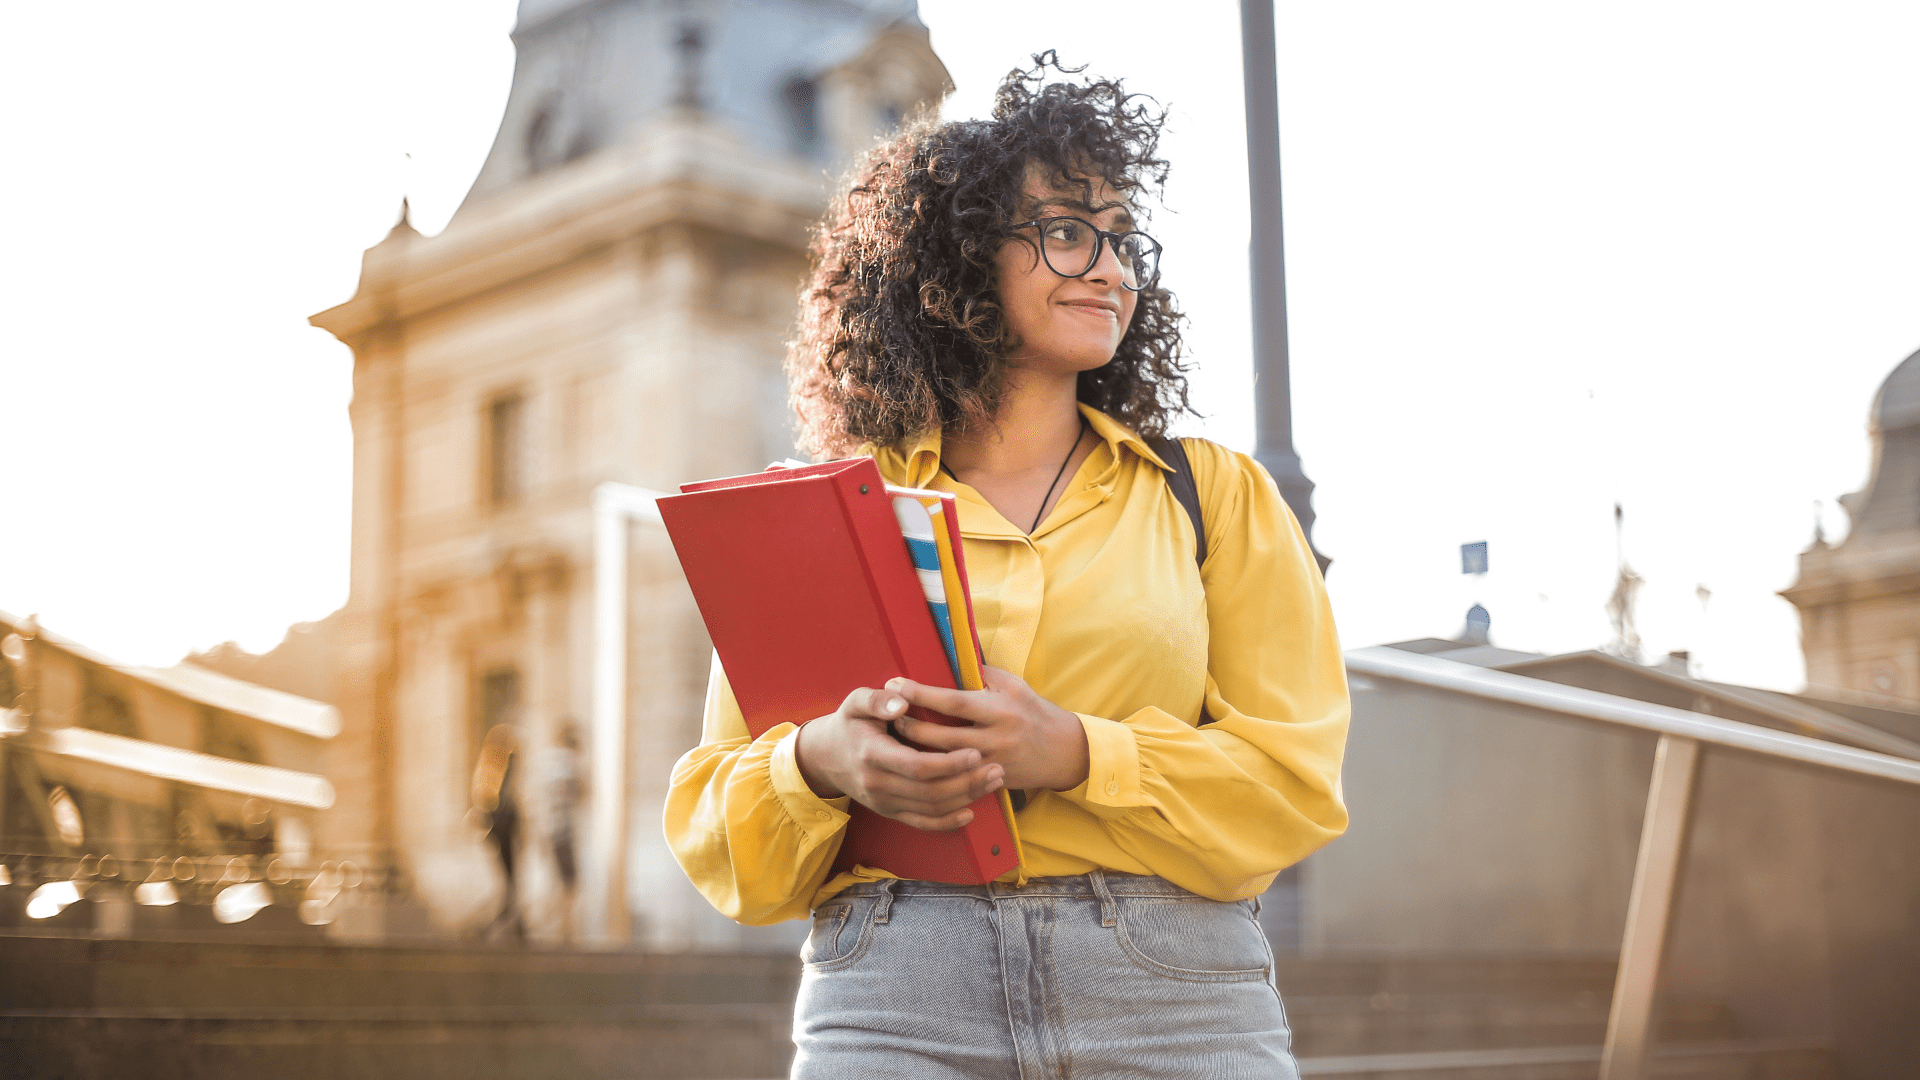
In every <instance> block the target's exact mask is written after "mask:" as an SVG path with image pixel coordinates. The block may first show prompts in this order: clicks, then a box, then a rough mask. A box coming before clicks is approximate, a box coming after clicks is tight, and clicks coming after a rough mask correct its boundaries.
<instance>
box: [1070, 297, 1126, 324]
mask: <svg viewBox="0 0 1920 1080" xmlns="http://www.w3.org/2000/svg"><path fill="white" fill-rule="evenodd" d="M1062 306H1064V307H1069V308H1072V309H1073V310H1075V311H1078V312H1080V313H1081V314H1083V315H1097V316H1099V317H1101V318H1103V319H1117V318H1119V317H1120V305H1118V304H1116V303H1113V302H1112V301H1110V300H1067V301H1064V302H1063V304H1062Z"/></svg>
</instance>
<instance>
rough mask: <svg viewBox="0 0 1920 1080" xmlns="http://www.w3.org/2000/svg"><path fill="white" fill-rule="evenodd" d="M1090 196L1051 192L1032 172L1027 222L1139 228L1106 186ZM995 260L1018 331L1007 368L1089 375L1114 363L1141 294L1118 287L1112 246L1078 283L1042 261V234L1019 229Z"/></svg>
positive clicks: (1076, 190) (1003, 300)
mask: <svg viewBox="0 0 1920 1080" xmlns="http://www.w3.org/2000/svg"><path fill="white" fill-rule="evenodd" d="M1088 199H1089V196H1088V193H1087V192H1086V191H1084V190H1082V189H1081V188H1080V187H1079V186H1078V185H1075V186H1072V187H1067V188H1053V187H1049V186H1048V185H1047V183H1046V181H1045V179H1044V177H1043V175H1042V174H1041V173H1040V170H1038V169H1029V170H1028V174H1027V186H1026V210H1025V211H1023V212H1022V217H1021V219H1020V220H1022V221H1032V220H1035V219H1037V218H1048V217H1077V218H1081V219H1083V220H1085V221H1089V222H1092V223H1093V225H1094V226H1095V227H1096V228H1099V229H1103V230H1106V231H1108V232H1126V231H1127V230H1129V229H1132V228H1133V227H1134V225H1133V215H1132V212H1131V210H1130V208H1129V207H1128V206H1127V204H1126V203H1125V202H1123V201H1122V200H1121V199H1120V198H1119V196H1118V195H1117V194H1115V193H1114V191H1113V189H1112V188H1110V187H1108V186H1107V184H1106V183H1105V182H1104V181H1096V182H1095V183H1094V185H1093V190H1092V194H1091V199H1090V201H1083V200H1088ZM1018 235H1019V237H1024V238H1025V239H1026V240H1027V241H1030V243H1023V242H1022V241H1021V239H1019V238H1013V239H1009V240H1008V241H1007V242H1006V243H1005V244H1004V245H1002V246H1001V248H1000V251H999V253H998V254H997V255H995V256H994V276H995V286H996V291H997V292H998V294H999V299H1000V304H1001V307H1002V308H1003V309H1004V311H1005V312H1006V320H1007V327H1008V329H1010V330H1011V331H1012V332H1013V334H1012V336H1013V340H1014V343H1015V344H1014V347H1013V352H1012V353H1011V354H1009V355H1008V357H1007V364H1008V366H1010V367H1013V368H1016V369H1022V370H1033V371H1047V372H1055V373H1062V374H1065V373H1078V372H1082V371H1090V370H1092V369H1094V368H1097V367H1100V366H1102V365H1104V364H1105V363H1106V362H1107V361H1109V360H1112V359H1113V353H1114V350H1116V349H1118V348H1119V347H1120V338H1121V337H1122V336H1123V335H1125V334H1126V332H1127V325H1128V324H1129V323H1131V322H1132V321H1133V310H1134V308H1135V306H1136V305H1138V303H1139V295H1138V294H1137V293H1134V292H1132V291H1131V290H1129V289H1127V288H1125V287H1123V286H1122V285H1121V282H1120V261H1119V259H1118V258H1117V257H1116V256H1115V255H1114V252H1113V245H1112V244H1102V245H1101V251H1100V258H1099V259H1098V260H1096V261H1095V262H1094V264H1093V269H1091V270H1089V271H1087V272H1086V273H1085V274H1083V275H1081V276H1080V277H1077V278H1070V277H1061V276H1060V275H1059V274H1056V273H1054V272H1053V271H1052V270H1051V269H1049V268H1048V267H1047V263H1046V260H1044V259H1042V258H1041V257H1040V249H1039V247H1038V245H1039V243H1040V229H1039V228H1038V227H1037V226H1028V227H1027V228H1024V229H1020V230H1018Z"/></svg>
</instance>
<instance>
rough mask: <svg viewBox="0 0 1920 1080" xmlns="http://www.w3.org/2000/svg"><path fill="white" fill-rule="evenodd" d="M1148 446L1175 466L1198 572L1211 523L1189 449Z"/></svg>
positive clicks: (1206, 719) (1207, 717) (1208, 718)
mask: <svg viewBox="0 0 1920 1080" xmlns="http://www.w3.org/2000/svg"><path fill="white" fill-rule="evenodd" d="M1146 442H1147V445H1148V446H1149V447H1151V448H1152V449H1153V452H1154V453H1156V454H1159V455H1160V460H1161V461H1164V462H1166V463H1167V464H1169V465H1171V466H1173V471H1172V472H1170V473H1168V474H1167V490H1169V491H1171V492H1173V497H1174V499H1175V501H1177V502H1179V504H1180V509H1182V510H1185V511H1186V512H1187V520H1188V521H1191V522H1193V565H1194V567H1195V568H1196V569H1198V568H1199V567H1201V566H1204V565H1206V561H1207V521H1206V519H1205V518H1203V517H1201V516H1200V485H1198V484H1196V483H1194V480H1193V462H1191V461H1188V460H1187V448H1186V446H1185V445H1184V444H1183V443H1181V441H1180V440H1179V439H1168V438H1152V439H1148V440H1147V441H1146ZM1211 723H1213V715H1212V714H1211V713H1210V712H1208V711H1207V705H1206V702H1204V701H1203V702H1201V703H1200V726H1201V727H1205V726H1206V725H1208V724H1211Z"/></svg>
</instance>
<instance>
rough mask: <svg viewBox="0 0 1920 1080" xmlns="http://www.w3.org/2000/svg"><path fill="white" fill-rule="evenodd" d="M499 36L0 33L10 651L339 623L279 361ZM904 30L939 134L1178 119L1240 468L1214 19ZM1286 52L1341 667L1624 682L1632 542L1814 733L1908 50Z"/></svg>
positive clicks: (1400, 35)
mask: <svg viewBox="0 0 1920 1080" xmlns="http://www.w3.org/2000/svg"><path fill="white" fill-rule="evenodd" d="M512 9H513V4H512V2H511V0H330V2H329V3H325V4H321V3H312V2H310V3H306V4H298V5H295V4H259V3H241V2H226V3H215V2H210V3H203V4H197V5H152V4H135V3H116V4H109V5H108V7H107V9H105V10H104V11H103V9H101V8H100V7H99V6H98V5H93V6H89V7H86V8H84V9H81V8H76V7H74V6H72V5H58V4H45V5H29V6H28V7H26V8H24V9H22V10H20V11H16V12H13V13H11V14H10V16H9V19H10V23H11V25H10V29H11V31H12V34H13V39H14V40H15V41H16V42H23V43H30V44H31V47H29V48H23V49H18V50H15V51H14V52H13V54H12V55H11V56H10V57H9V63H8V64H7V65H6V67H5V69H4V70H0V93H3V94H4V95H5V97H6V99H7V100H10V101H13V102H15V103H16V108H15V109H14V110H13V119H14V133H13V135H12V136H11V142H12V145H13V146H14V147H15V152H16V153H15V158H14V161H15V162H16V164H15V167H14V168H11V169H9V170H7V171H6V172H5V173H4V174H0V206H3V207H4V214H0V221H3V222H4V224H0V248H3V249H4V250H5V251H6V252H7V255H6V258H5V259H4V260H0V305H3V307H0V318H4V320H5V325H6V326H7V334H6V337H5V338H4V344H0V402H3V403H4V405H5V417H6V428H5V430H6V434H7V439H6V445H7V449H6V451H5V458H4V460H5V461H6V462H7V463H8V464H9V466H10V467H9V468H7V469H6V472H5V476H6V480H5V482H4V485H0V491H4V492H5V496H6V501H5V509H4V510H0V522H4V524H5V527H4V528H0V609H5V610H8V611H11V612H14V613H17V614H25V613H27V612H39V613H40V614H41V615H42V617H43V619H44V620H45V622H46V623H47V625H48V626H50V627H51V628H53V629H55V630H57V631H59V632H62V633H65V634H67V635H68V636H71V637H75V638H78V639H80V640H82V641H85V642H87V643H89V644H91V645H93V646H95V647H96V648H99V649H101V650H103V651H105V652H108V653H109V654H112V655H115V656H119V657H121V658H124V659H127V660H132V661H138V662H147V663H170V662H172V661H173V660H175V659H177V658H178V657H179V656H180V655H181V654H182V653H184V652H186V651H187V650H188V649H191V648H199V647H205V646H208V645H211V644H214V643H216V642H218V641H221V640H224V639H227V638H234V639H237V640H239V641H240V642H241V643H242V644H244V645H246V646H247V647H249V648H254V649H259V648H264V647H267V646H270V645H271V644H272V643H273V642H274V641H276V640H277V639H278V638H279V636H280V634H281V633H282V632H283V631H284V629H285V627H286V626H287V625H288V624H289V623H291V622H295V621H300V620H307V619H314V618H318V617H320V616H322V615H325V614H326V613H327V612H329V611H331V610H332V609H334V608H335V607H337V606H338V605H339V604H340V603H341V602H342V600H343V599H344V596H345V591H346V571H347V529H348V524H349V522H348V494H349V490H348V486H349V476H348V465H349V453H350V435H349V431H348V427H347V419H346V411H345V406H346V403H347V400H348V397H349V395H350V391H351V387H350V373H351V366H350V358H349V355H348V353H347V350H346V349H345V347H344V346H341V345H339V344H338V343H336V342H334V341H333V339H332V338H331V337H330V336H329V335H327V334H325V333H324V332H322V331H319V330H316V329H313V328H310V327H308V326H307V325H306V323H305V318H306V316H307V315H309V314H312V313H313V312H316V311H319V310H321V309H323V308H326V307H329V306H331V305H333V304H335V303H338V302H340V301H342V300H344V299H346V298H347V297H348V296H349V295H351V293H352V291H353V288H354V284H355V280H356V278H357V275H358V267H359V257H360V252H361V250H362V249H363V248H365V247H367V246H368V245H370V244H372V243H374V242H375V241H377V240H378V239H379V238H380V236H381V235H383V234H384V232H385V231H386V229H387V228H388V227H389V226H390V225H391V224H392V221H393V217H394V214H395V211H396V209H397V207H398V203H399V200H400V196H401V194H402V193H403V192H404V193H407V194H409V195H410V197H411V199H412V204H413V207H414V221H415V223H416V225H418V226H419V227H420V228H422V230H423V231H426V232H434V231H436V230H438V229H439V228H441V227H442V226H443V225H444V223H445V221H446V219H447V217H448V216H449V215H451V213H452V212H453V209H454V208H455V206H457V205H458V203H459V201H460V198H461V197H462V195H463V194H464V192H465V189H466V187H467V185H468V184H469V183H470V182H471V180H472V178H473V175H474V173H475V172H476V171H477V170H478V168H479V165H480V162H481V160H482V159H483V158H484V157H485V154H486V151H487V148H488V146H489V144H490V142H491V139H492V134H493V130H494V127H495V125H496V123H497V121H498V118H499V114H500V110H501V107H502V105H503V103H504V100H505V94H506V89H507V85H508V82H509V79H510V76H511V71H512V61H513V57H512V50H511V45H510V43H509V42H508V40H507V38H506V32H507V30H508V29H509V28H510V26H511V24H512V18H513V10H512ZM1172 12H1177V15H1173V14H1170V13H1172ZM921 14H922V17H923V19H924V20H925V22H926V23H927V24H928V25H929V26H930V27H931V28H932V30H933V42H934V46H935V48H936V49H937V50H938V51H939V52H940V54H941V56H942V57H943V58H944V59H945V60H946V62H947V65H948V67H949V68H950V69H951V71H952V72H953V77H954V81H955V83H956V84H957V87H958V89H957V92H956V93H955V95H954V97H953V99H952V100H951V101H950V102H949V106H948V112H949V115H955V116H961V115H975V114H978V113H980V112H982V111H984V109H985V108H986V107H987V105H988V102H989V100H990V95H991V92H992V87H993V84H994V82H995V81H996V80H997V78H998V76H999V75H1000V74H1001V73H1003V72H1004V71H1005V70H1006V69H1007V68H1009V67H1011V66H1013V65H1014V64H1015V63H1017V62H1019V61H1020V60H1021V59H1022V58H1023V56H1024V55H1026V54H1029V53H1031V52H1034V51H1037V50H1039V49H1043V48H1049V47H1051V48H1058V49H1059V50H1061V53H1062V55H1063V56H1064V57H1066V58H1067V59H1069V60H1072V61H1075V62H1090V63H1091V64H1092V65H1093V66H1094V68H1095V69H1096V70H1098V71H1101V72H1103V73H1109V74H1116V75H1122V76H1125V77H1126V78H1127V80H1128V82H1129V84H1130V85H1131V86H1132V87H1134V88H1135V89H1137V90H1139V91H1142V92H1146V93H1151V94H1153V95H1155V96H1157V97H1159V98H1161V99H1163V100H1165V101H1166V102H1168V103H1170V104H1171V105H1172V107H1173V110H1174V113H1173V121H1172V125H1171V127H1170V130H1169V134H1168V137H1167V139H1166V143H1165V151H1166V154H1167V156H1168V157H1170V158H1171V159H1172V161H1173V163H1174V173H1173V178H1172V181H1171V183H1170V185H1169V189H1168V207H1167V208H1166V209H1165V210H1162V211H1161V212H1160V213H1158V214H1157V215H1156V217H1155V219H1154V223H1153V225H1152V228H1153V230H1154V231H1155V232H1156V234H1157V235H1159V236H1160V237H1161V238H1162V240H1163V241H1164V242H1165V243H1166V246H1167V258H1166V263H1165V276H1166V280H1167V281H1168V283H1169V284H1170V285H1171V287H1172V288H1174V289H1175V290H1176V292H1178V293H1179V294H1180V295H1181V297H1182V300H1183V303H1184V305H1185V307H1186V309H1187V311H1188V313H1189V315H1190V316H1191V319H1192V332H1191V337H1190V341H1191V344H1192V346H1193V352H1194V356H1195V358H1196V359H1197V360H1198V362H1199V363H1200V365H1201V374H1200V376H1199V378H1198V380H1197V386H1198V389H1199V395H1198V396H1199V400H1200V404H1201V407H1202V408H1203V409H1204V410H1205V411H1206V412H1208V413H1209V414H1210V417H1209V419H1208V421H1207V422H1206V423H1205V424H1204V425H1194V426H1193V427H1192V428H1191V429H1190V430H1191V431H1193V432H1194V433H1205V434H1209V435H1211V436H1212V437H1214V438H1216V439H1219V440H1220V441H1222V442H1225V443H1228V444H1230V445H1233V446H1236V447H1240V448H1243V449H1250V448H1251V442H1252V416H1251V404H1250V401H1249V399H1248V397H1247V394H1246V390H1245V388H1246V386H1247V378H1248V360H1247V347H1248V345H1247V342H1248V333H1247V310H1248V308H1247V305H1248V298H1247V292H1246V279H1245V266H1246V247H1245V245H1246V239H1247V220H1246V201H1247V200H1246V180H1245V177H1246V172H1245V160H1244V156H1243V153H1244V151H1243V138H1244V128H1243V126H1242V116H1241V88H1240V81H1239V80H1240V67H1239V58H1240V44H1239V20H1238V12H1237V5H1235V4H1233V3H1231V2H1230V0H1209V2H1208V3H1204V4H1187V5H1168V4H1166V3H1164V2H1157V3H1128V2H1122V0H1113V2H1110V3H1107V4H1104V5H1100V6H1099V7H1098V8H1097V9H1096V8H1089V7H1088V6H1087V5H1085V4H1077V3H1075V4H1069V3H1044V2H1035V0H1024V2H1019V3H1014V2H1004V0H991V2H987V0H922V2H921ZM1096 14H1097V16H1098V17H1095V15H1096ZM1277 21H1278V24H1279V31H1280V32H1279V38H1280V40H1279V59H1280V71H1281V75H1280V86H1279V91H1280V103H1281V113H1282V132H1281V137H1282V152H1283V155H1284V162H1283V164H1284V170H1285V183H1286V192H1285V196H1286V212H1287V222H1286V225H1287V242H1288V246H1287V269H1288V276H1289V284H1290V298H1289V299H1290V311H1291V315H1292V321H1293V364H1294V367H1293V379H1294V400H1295V408H1296V410H1297V416H1296V418H1295V423H1296V429H1297V440H1296V441H1297V444H1298V446H1299V449H1300V452H1301V454H1302V456H1303V458H1304V460H1305V463H1306V469H1307V473H1308V475H1309V476H1311V477H1312V478H1313V480H1314V481H1315V482H1316V483H1317V484H1318V485H1319V490H1318V492H1317V493H1316V497H1315V507H1316V509H1317V511H1318V513H1319V516H1320V521H1319V526H1318V528H1317V531H1316V539H1317V540H1318V542H1319V544H1320V546H1321V548H1322V549H1323V550H1325V551H1326V552H1327V553H1329V554H1330V555H1332V556H1333V557H1334V560H1335V563H1334V568H1333V572H1332V574H1331V576H1330V579H1329V583H1330V586H1331V588H1332V590H1333V594H1334V599H1335V603H1336V607H1337V611H1338V615H1339V618H1340V621H1341V626H1342V631H1343V636H1344V637H1345V639H1346V641H1347V643H1348V644H1349V645H1364V644H1371V643H1377V642H1383V641H1392V640H1397V639H1401V638H1408V637H1417V636H1422V635H1447V634H1451V633H1453V632H1455V631H1457V630H1458V629H1459V627H1460V624H1461V620H1462V615H1463V613H1464V611H1465V609H1466V608H1467V606H1468V605H1470V604H1471V603H1473V602H1474V601H1475V600H1478V601H1480V602H1481V603H1483V604H1485V605H1486V606H1487V607H1488V608H1489V609H1490V610H1491V612H1492V616H1493V635H1494V640H1495V642H1496V643H1497V644H1501V645H1506V646H1509V647H1513V648H1523V649H1536V650H1544V651H1564V650H1571V649H1579V648H1588V647H1593V646H1596V645H1599V644H1602V643H1603V642H1605V641H1606V640H1607V637H1608V634H1609V630H1608V626H1607V621H1606V615H1605V612H1604V608H1603V605H1604V603H1605V601H1606V597H1607V594H1608V592H1609V591H1610V588H1611V585H1612V579H1613V573H1614V530H1613V517H1612V515H1613V505H1614V503H1615V502H1616V501H1618V502H1620V503H1622V504H1624V506H1625V507H1626V515H1627V516H1626V522H1627V525H1626V533H1625V547H1626V553H1627V557H1628V558H1629V560H1630V561H1631V562H1632V563H1633V565H1634V566H1635V567H1636V568H1637V569H1638V570H1639V571H1640V572H1641V573H1642V574H1643V575H1644V576H1645V578H1646V579H1647V585H1646V588H1645V589H1644V590H1643V593H1642V603H1641V606H1640V626H1641V632H1642V634H1643V636H1644V637H1645V639H1646V643H1647V647H1648V650H1649V652H1650V653H1651V654H1653V655H1658V654H1660V653H1663V652H1665V651H1666V650H1668V649H1677V648H1689V649H1692V650H1693V651H1694V654H1695V657H1696V659H1697V660H1698V661H1699V663H1700V668H1699V670H1701V671H1702V672H1703V673H1705V674H1706V675H1708V676H1709V677H1713V678H1720V679H1726V680H1730V681H1735V682H1744V683H1749V684H1754V685H1761V686H1769V687H1779V688H1787V689H1792V688H1796V687H1798V686H1799V684H1800V682H1801V678H1802V669H1801V663H1800V654H1799V644H1798V630H1797V620H1796V618H1795V615H1794V612H1793V610H1792V608H1791V607H1789V606H1788V605H1787V604H1786V602H1785V601H1783V600H1780V599H1779V598H1778V597H1777V596H1775V595H1774V593H1775V590H1777V589H1779V588H1781V587H1783V586H1785V585H1787V584H1789V583H1790V582H1791V581H1792V580H1793V577H1794V573H1795V556H1796V554H1797V553H1798V552H1799V551H1800V550H1801V549H1802V548H1804V547H1805V546H1806V544H1807V543H1808V541H1809V539H1810V537H1811V533H1812V528H1813V514H1814V503H1815V501H1816V500H1821V501H1824V502H1825V503H1826V504H1827V507H1828V509H1827V511H1826V514H1825V518H1824V520H1825V523H1826V527H1827V530H1828V533H1829V535H1833V536H1837V535H1840V534H1843V533H1844V531H1845V528H1846V523H1845V515H1844V513H1842V512H1841V511H1840V510H1839V509H1838V508H1837V507H1834V506H1833V500H1834V498H1835V497H1836V496H1838V495H1840V494H1842V493H1845V492H1848V491H1852V490H1855V489H1857V488H1859V487H1860V486H1861V485H1862V484H1863V483H1864V482H1865V479H1866V471H1867V465H1868V458H1867V440H1866V435H1865V431H1864V422H1865V418H1866V414H1867V409H1868V405H1869V403H1870V401H1871V399H1872V396H1873V392H1874V390H1875V388H1876V386H1877V385H1878V384H1879V381H1880V380H1881V379H1882V378H1883V377H1884V376H1885V375H1886V373H1887V372H1888V371H1889V370H1891V369H1892V367H1893V366H1894V365H1895V364H1896V363H1898V362H1899V361H1900V360H1901V359H1902V358H1903V357H1905V356H1906V355H1907V354H1908V353H1910V352H1912V351H1913V350H1914V349H1915V348H1916V347H1920V299H1917V298H1920V259H1916V258H1915V257H1914V253H1915V252H1917V251H1920V199H1916V198H1914V197H1913V183H1914V180H1913V178H1914V177H1915V176H1920V140H1915V139H1914V138H1913V133H1914V132H1915V131H1916V130H1920V97H1916V95H1915V94H1914V93H1913V92H1912V82H1911V80H1912V58H1911V46H1912V43H1913V42H1914V41H1915V40H1920V7H1916V6H1914V5H1911V4H1900V3H1887V4H1875V5H1867V4H1846V3H1835V4H1824V5H1819V6H1818V7H1817V8H1816V7H1810V6H1805V5H1793V6H1789V5H1777V4H1755V3H1750V2H1749V3H1738V4H1736V3H1718V4H1716V3H1706V2H1701V3H1690V4H1684V5H1676V4H1672V3H1614V4H1608V5H1558V4H1538V3H1510V4H1495V3H1454V4H1446V5H1436V4H1431V3H1419V2H1372V3H1348V4H1321V3H1292V2H1287V3H1281V4H1280V5H1279V10H1278V13H1277ZM408 153H411V154H412V159H411V163H410V164H409V162H408V159H407V158H406V157H405V155H406V154H408ZM1475 540H1486V541H1488V542H1489V543H1490V545H1491V559H1492V567H1493V571H1492V573H1490V574H1488V575H1487V577H1486V578H1485V579H1484V580H1483V581H1480V582H1478V583H1475V582H1474V581H1472V580H1471V579H1466V578H1463V577H1462V576H1461V575H1460V574H1459V555H1458V547H1459V545H1460V544H1461V543H1464V542H1468V541H1475ZM1700 585H1705V586H1707V587H1708V588H1709V589H1710V590H1711V594H1712V597H1711V600H1710V601H1709V602H1708V603H1707V604H1705V605H1704V606H1703V605H1702V604H1701V603H1700V601H1699V600H1698V599H1697V597H1696V592H1695V590H1696V588H1697V587H1698V586H1700Z"/></svg>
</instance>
